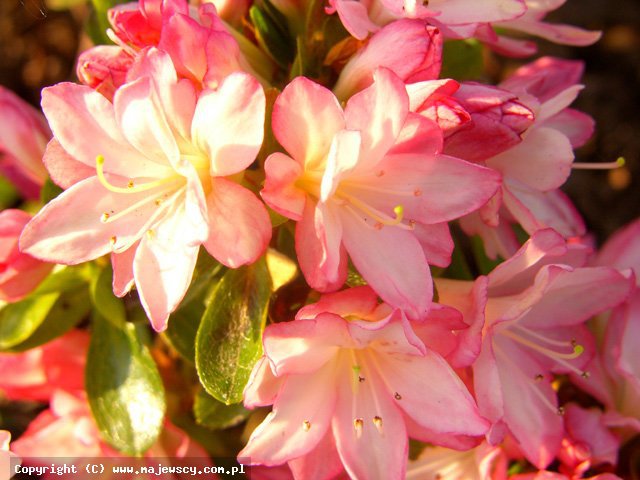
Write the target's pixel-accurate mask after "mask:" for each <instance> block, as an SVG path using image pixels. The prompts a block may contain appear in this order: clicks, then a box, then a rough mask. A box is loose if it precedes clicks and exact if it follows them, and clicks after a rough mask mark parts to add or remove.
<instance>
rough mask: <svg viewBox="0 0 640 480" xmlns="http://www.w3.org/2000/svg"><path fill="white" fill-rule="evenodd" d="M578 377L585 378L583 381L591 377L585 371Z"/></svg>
mask: <svg viewBox="0 0 640 480" xmlns="http://www.w3.org/2000/svg"><path fill="white" fill-rule="evenodd" d="M580 376H581V377H582V378H585V379H586V378H589V377H590V376H591V374H590V373H589V372H587V371H584V372H582V373H581V374H580Z"/></svg>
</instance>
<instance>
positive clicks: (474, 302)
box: [436, 276, 488, 368]
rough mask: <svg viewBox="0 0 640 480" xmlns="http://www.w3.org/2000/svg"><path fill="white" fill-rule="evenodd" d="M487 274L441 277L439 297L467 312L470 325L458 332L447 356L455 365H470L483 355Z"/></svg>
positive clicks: (441, 300)
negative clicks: (465, 278) (469, 277)
mask: <svg viewBox="0 0 640 480" xmlns="http://www.w3.org/2000/svg"><path fill="white" fill-rule="evenodd" d="M487 284H488V279H487V277H484V276H482V277H478V278H477V279H476V281H475V282H473V283H471V282H466V281H465V282H463V281H458V280H448V279H444V278H442V279H438V280H437V281H436V288H437V290H438V301H439V302H440V303H442V304H443V305H451V306H452V307H454V308H456V309H457V310H459V311H460V313H462V315H463V319H464V323H465V324H466V325H467V328H465V329H464V330H460V331H457V332H456V338H457V340H458V343H457V345H456V347H455V349H454V350H453V351H452V352H451V353H450V354H449V355H448V356H447V361H448V362H449V363H451V365H452V366H453V367H455V368H463V367H468V366H471V365H472V364H473V362H474V361H475V360H476V358H478V355H480V349H481V346H482V330H483V328H484V325H485V308H486V305H487Z"/></svg>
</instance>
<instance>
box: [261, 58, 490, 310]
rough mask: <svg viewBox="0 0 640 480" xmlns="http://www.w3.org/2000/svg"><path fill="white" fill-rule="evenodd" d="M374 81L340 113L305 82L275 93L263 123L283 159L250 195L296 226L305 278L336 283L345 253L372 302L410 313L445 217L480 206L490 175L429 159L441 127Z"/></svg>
mask: <svg viewBox="0 0 640 480" xmlns="http://www.w3.org/2000/svg"><path fill="white" fill-rule="evenodd" d="M374 77H375V81H374V83H373V85H371V86H370V87H368V88H367V89H365V90H363V91H361V92H360V93H358V94H357V95H354V96H353V97H351V98H350V99H349V101H348V102H347V104H346V107H345V109H344V110H343V109H342V108H341V107H340V105H339V103H338V101H337V99H336V98H335V97H334V95H333V94H332V93H331V92H330V91H329V90H327V89H325V88H324V87H321V86H320V85H317V84H315V83H313V82H311V81H310V80H307V79H306V78H303V77H300V78H297V79H294V80H293V81H292V82H291V83H290V84H289V85H288V86H287V87H286V88H285V89H284V91H283V92H282V94H281V95H280V96H279V97H278V99H277V100H276V103H275V106H274V110H273V122H272V125H273V131H274V134H275V136H276V138H277V139H278V141H279V142H280V144H281V145H282V146H283V147H284V148H285V150H286V151H287V152H288V154H289V155H285V154H283V153H274V154H272V155H270V156H269V158H267V161H266V163H265V171H266V180H265V186H264V189H263V190H262V192H261V194H262V197H263V198H264V200H265V201H266V202H267V203H268V204H269V205H270V206H271V207H272V208H273V209H275V210H276V211H278V212H279V213H280V214H282V215H285V216H286V217H288V218H291V219H293V220H296V221H297V222H298V224H297V226H296V252H297V254H298V260H299V262H300V267H301V269H302V272H303V274H304V276H305V278H306V280H307V282H308V283H309V285H311V286H312V287H313V288H315V289H316V290H319V291H323V292H326V291H332V290H336V289H338V288H339V287H340V286H341V285H342V284H343V283H344V281H345V279H346V275H347V254H348V255H349V257H350V258H351V261H352V262H353V264H354V265H355V266H356V268H357V269H358V271H359V272H360V273H361V274H362V276H363V277H364V278H365V279H366V280H367V282H369V284H370V285H371V286H372V287H373V288H374V289H375V290H376V291H377V292H378V294H379V295H380V296H381V297H382V299H383V300H385V301H386V302H388V303H390V304H392V305H394V306H397V307H399V308H402V309H404V310H405V312H406V313H407V314H408V315H409V316H411V317H421V316H424V315H425V314H426V312H427V310H428V309H429V305H430V302H431V292H432V285H431V278H430V273H429V267H428V263H427V262H430V263H433V264H436V265H443V264H444V265H446V264H447V263H448V260H449V258H448V257H449V255H450V253H451V250H450V248H451V247H452V244H451V239H450V236H449V234H448V230H447V227H446V224H445V223H444V222H447V221H449V220H452V219H454V218H457V217H459V216H461V215H464V214H465V213H467V212H470V211H471V210H473V209H475V208H478V207H480V206H481V205H482V204H483V203H484V202H485V201H486V200H487V198H488V197H489V196H490V195H492V194H493V192H495V189H496V188H497V185H498V182H499V177H498V175H496V174H494V173H493V172H491V171H489V170H487V169H484V168H482V167H479V166H475V165H472V164H469V163H466V162H463V161H461V160H458V159H455V158H451V157H445V156H441V155H439V153H440V151H441V146H442V134H441V132H440V129H439V128H438V127H437V125H436V124H434V123H433V122H431V121H429V120H427V119H426V118H424V117H421V116H419V115H415V114H411V113H409V101H408V98H407V93H406V90H405V87H404V84H403V83H402V81H401V80H400V79H399V78H398V77H397V76H395V75H394V74H393V73H391V72H390V71H389V70H387V69H380V70H378V71H377V72H376V74H375V75H374Z"/></svg>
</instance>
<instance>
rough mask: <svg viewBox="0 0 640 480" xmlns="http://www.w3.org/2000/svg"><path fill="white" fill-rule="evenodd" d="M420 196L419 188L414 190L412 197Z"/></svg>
mask: <svg viewBox="0 0 640 480" xmlns="http://www.w3.org/2000/svg"><path fill="white" fill-rule="evenodd" d="M420 195H422V190H420V189H419V188H416V189H415V190H414V191H413V196H414V197H419V196H420Z"/></svg>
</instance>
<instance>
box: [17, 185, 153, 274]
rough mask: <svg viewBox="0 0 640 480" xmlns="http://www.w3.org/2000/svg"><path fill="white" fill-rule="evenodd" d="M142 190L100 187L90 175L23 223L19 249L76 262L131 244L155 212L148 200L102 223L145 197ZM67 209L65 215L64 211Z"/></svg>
mask: <svg viewBox="0 0 640 480" xmlns="http://www.w3.org/2000/svg"><path fill="white" fill-rule="evenodd" d="M148 195H149V193H148V192H142V193H132V194H116V193H111V192H109V191H106V190H105V189H104V187H103V186H102V184H101V183H100V182H99V181H98V179H97V178H96V177H90V178H87V179H85V180H82V181H80V182H78V183H76V184H75V185H73V186H72V187H71V188H69V189H68V190H66V191H65V192H63V193H62V194H61V195H60V196H58V197H56V198H55V199H53V200H52V201H51V202H49V203H48V204H47V205H45V207H44V208H43V209H42V210H40V212H39V213H38V215H36V216H35V217H34V218H33V220H31V222H30V223H29V224H28V225H27V226H26V227H25V229H24V231H23V233H22V236H21V239H20V246H21V249H22V250H23V251H25V252H27V253H29V254H30V255H33V256H34V257H36V258H40V259H44V260H47V261H50V262H55V263H64V264H68V265H69V264H77V263H82V262H86V261H88V260H93V259H95V258H98V257H100V256H102V255H105V254H107V253H110V252H111V251H112V249H113V248H120V247H123V246H128V245H131V244H133V243H134V242H135V241H136V240H138V238H140V236H141V235H142V233H143V231H144V229H145V226H146V225H147V222H148V220H149V219H150V218H151V217H152V215H153V214H154V213H155V212H156V210H157V208H158V207H157V206H155V205H154V203H153V202H149V201H147V202H145V203H142V204H141V205H140V206H139V207H137V208H136V209H134V210H132V211H131V212H130V213H129V214H128V215H125V216H123V217H121V218H119V219H117V220H114V221H108V222H103V221H102V218H103V216H104V214H105V213H107V214H109V215H114V214H116V213H117V212H120V211H122V210H125V209H128V208H130V207H131V206H133V205H135V204H138V203H140V202H141V200H143V199H145V198H147V197H148ZM69 212H73V216H72V217H71V218H70V217H69V215H68V213H69Z"/></svg>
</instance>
